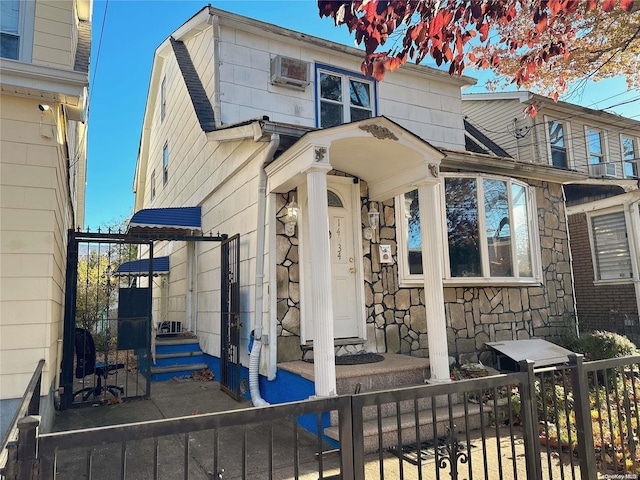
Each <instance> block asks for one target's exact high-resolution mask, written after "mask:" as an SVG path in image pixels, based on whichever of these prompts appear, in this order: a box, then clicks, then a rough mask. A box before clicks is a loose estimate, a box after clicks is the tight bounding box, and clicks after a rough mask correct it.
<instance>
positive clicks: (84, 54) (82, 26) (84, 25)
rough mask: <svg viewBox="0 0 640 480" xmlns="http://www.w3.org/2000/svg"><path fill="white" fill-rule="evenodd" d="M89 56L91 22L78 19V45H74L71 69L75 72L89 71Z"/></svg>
mask: <svg viewBox="0 0 640 480" xmlns="http://www.w3.org/2000/svg"><path fill="white" fill-rule="evenodd" d="M90 58H91V22H84V21H80V22H79V23H78V45H77V46H76V59H75V62H74V64H73V69H74V70H75V71H76V72H83V73H89V60H90Z"/></svg>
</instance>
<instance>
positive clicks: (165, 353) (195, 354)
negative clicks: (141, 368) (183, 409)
mask: <svg viewBox="0 0 640 480" xmlns="http://www.w3.org/2000/svg"><path fill="white" fill-rule="evenodd" d="M204 368H207V364H206V363H205V362H204V354H203V353H202V351H201V350H200V344H199V343H198V339H197V338H196V337H195V336H193V337H158V338H156V361H155V363H153V365H152V366H151V380H152V381H154V382H163V381H167V380H171V379H172V378H176V377H178V378H181V377H188V376H190V375H191V374H193V373H195V372H197V371H200V370H202V369H204Z"/></svg>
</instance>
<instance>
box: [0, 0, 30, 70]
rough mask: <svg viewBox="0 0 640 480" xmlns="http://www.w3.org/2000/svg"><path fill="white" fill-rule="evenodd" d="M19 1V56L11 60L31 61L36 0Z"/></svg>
mask: <svg viewBox="0 0 640 480" xmlns="http://www.w3.org/2000/svg"><path fill="white" fill-rule="evenodd" d="M18 3H19V11H18V34H17V36H18V58H17V59H9V60H16V61H18V62H25V63H30V62H31V60H32V55H33V31H34V24H35V16H36V2H35V1H28V0H20V1H19V2H18ZM7 33H9V32H7ZM1 58H5V57H1ZM7 58H8V57H7Z"/></svg>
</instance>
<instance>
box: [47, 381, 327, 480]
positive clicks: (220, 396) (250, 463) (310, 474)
mask: <svg viewBox="0 0 640 480" xmlns="http://www.w3.org/2000/svg"><path fill="white" fill-rule="evenodd" d="M250 407H251V403H250V402H249V401H246V400H243V401H241V402H237V401H235V400H234V399H232V398H231V397H230V396H229V395H227V394H226V393H224V392H223V391H222V390H220V384H219V383H218V382H207V381H204V382H201V381H196V380H192V379H175V380H170V381H167V382H154V383H152V385H151V398H149V399H143V400H132V401H128V402H123V403H118V404H113V405H103V406H96V407H87V408H74V409H68V410H65V411H61V412H58V413H57V416H56V419H55V422H54V427H53V431H55V432H58V431H66V430H74V429H85V428H92V427H101V426H107V425H117V424H123V423H134V422H144V421H149V420H158V419H164V418H172V417H181V416H190V415H197V414H203V413H213V412H221V411H229V410H237V409H243V408H250ZM246 434H247V450H246V457H245V458H243V455H242V452H243V441H242V438H243V432H242V427H233V428H225V429H222V430H221V431H220V432H219V441H218V449H219V450H218V471H217V472H216V473H215V475H214V472H213V452H214V435H213V432H212V431H202V432H194V433H191V434H190V435H189V437H188V440H187V441H188V453H187V455H188V458H189V466H188V469H189V471H188V478H189V479H194V480H200V479H202V480H205V479H206V480H210V479H218V478H224V479H236V478H243V468H244V469H245V470H244V471H245V478H250V479H259V478H268V473H267V468H268V465H269V463H268V462H269V456H268V452H267V445H268V435H269V434H270V429H269V428H268V426H267V425H256V426H251V427H247V429H246ZM294 438H295V436H294V431H293V423H292V422H287V421H283V422H278V423H274V428H273V446H274V452H273V466H274V478H282V479H284V478H294V470H293V463H294V462H293V459H294V452H295V450H294V442H293V439H294ZM185 440H186V439H185V436H184V435H171V436H167V437H162V438H160V439H159V441H158V445H159V454H158V459H159V460H158V464H159V478H162V479H168V480H172V479H176V478H185V476H184V473H185V472H184V470H183V465H184V458H185V443H186V442H185ZM297 447H298V458H299V475H300V478H308V479H311V478H313V479H317V478H318V473H317V472H318V462H317V460H316V451H317V440H316V438H315V437H313V436H312V435H310V434H308V433H307V432H305V431H304V430H303V429H302V428H299V429H298V445H297ZM324 448H325V449H329V447H328V446H325V447H324ZM121 450H122V446H121V445H105V446H102V447H99V448H97V449H95V450H94V454H93V458H92V467H91V472H92V476H91V478H92V479H103V478H104V479H109V480H111V479H113V478H120V469H121ZM86 456H87V454H86V452H85V451H66V452H61V453H60V455H59V458H58V468H57V470H58V477H57V478H59V479H69V480H76V479H80V478H86V476H85V471H84V469H85V468H86V465H87V459H86ZM153 457H154V445H153V440H152V439H146V440H141V441H136V442H133V443H132V444H131V445H127V455H126V478H127V479H134V480H138V479H139V480H147V479H150V478H153ZM338 461H339V457H338V456H337V455H333V456H332V457H330V458H326V459H325V461H324V470H325V478H326V475H327V470H328V469H329V468H331V467H332V466H333V465H335V466H337V464H338ZM222 469H224V472H223V473H222V475H220V470H222Z"/></svg>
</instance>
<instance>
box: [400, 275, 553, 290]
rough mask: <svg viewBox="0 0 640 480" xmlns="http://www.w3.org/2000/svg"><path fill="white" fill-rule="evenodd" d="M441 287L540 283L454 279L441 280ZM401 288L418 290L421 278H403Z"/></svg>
mask: <svg viewBox="0 0 640 480" xmlns="http://www.w3.org/2000/svg"><path fill="white" fill-rule="evenodd" d="M442 284H443V287H445V288H450V287H451V288H453V287H535V286H540V285H542V281H541V280H540V279H538V278H531V279H526V280H523V279H520V280H516V279H495V278H478V277H474V278H468V279H462V278H456V279H446V278H445V279H442ZM400 287H401V288H419V287H424V280H423V279H422V278H404V279H400Z"/></svg>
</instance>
